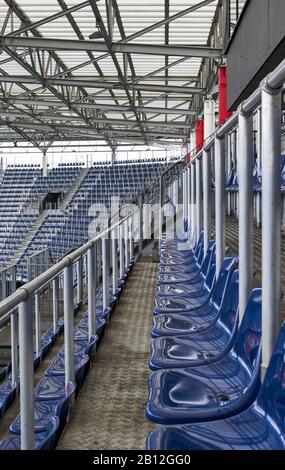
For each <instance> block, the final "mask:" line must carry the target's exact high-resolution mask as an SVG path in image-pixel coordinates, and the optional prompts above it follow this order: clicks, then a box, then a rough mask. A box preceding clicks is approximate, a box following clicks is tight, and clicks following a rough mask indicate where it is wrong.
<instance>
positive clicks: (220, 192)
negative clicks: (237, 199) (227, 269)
mask: <svg viewBox="0 0 285 470" xmlns="http://www.w3.org/2000/svg"><path fill="white" fill-rule="evenodd" d="M215 219H216V221H215V223H216V277H218V275H219V272H220V269H221V265H222V262H223V260H224V257H225V251H226V242H225V142H224V138H218V137H216V138H215Z"/></svg>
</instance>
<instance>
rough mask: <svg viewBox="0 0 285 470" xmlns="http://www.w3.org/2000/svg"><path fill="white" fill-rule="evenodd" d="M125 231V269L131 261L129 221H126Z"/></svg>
mask: <svg viewBox="0 0 285 470" xmlns="http://www.w3.org/2000/svg"><path fill="white" fill-rule="evenodd" d="M124 233H125V269H127V268H128V263H129V253H128V251H129V250H128V221H127V220H126V221H125V223H124Z"/></svg>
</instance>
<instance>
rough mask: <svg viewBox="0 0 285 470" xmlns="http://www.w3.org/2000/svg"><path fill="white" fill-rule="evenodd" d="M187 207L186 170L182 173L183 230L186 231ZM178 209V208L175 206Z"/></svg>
mask: <svg viewBox="0 0 285 470" xmlns="http://www.w3.org/2000/svg"><path fill="white" fill-rule="evenodd" d="M186 207H187V196H186V172H185V171H183V173H182V220H183V225H182V230H183V233H184V228H185V221H186ZM175 209H176V208H175Z"/></svg>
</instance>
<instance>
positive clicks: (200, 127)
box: [195, 119, 204, 152]
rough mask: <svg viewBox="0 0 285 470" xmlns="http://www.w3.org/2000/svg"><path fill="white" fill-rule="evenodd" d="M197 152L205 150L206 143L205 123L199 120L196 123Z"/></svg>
mask: <svg viewBox="0 0 285 470" xmlns="http://www.w3.org/2000/svg"><path fill="white" fill-rule="evenodd" d="M195 131H196V151H197V152H199V150H201V149H202V148H203V143H204V121H203V119H197V121H196V128H195Z"/></svg>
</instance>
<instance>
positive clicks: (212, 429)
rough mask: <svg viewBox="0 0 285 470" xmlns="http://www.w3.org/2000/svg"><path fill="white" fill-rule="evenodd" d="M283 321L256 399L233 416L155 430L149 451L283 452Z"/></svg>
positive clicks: (284, 331) (284, 414)
mask: <svg viewBox="0 0 285 470" xmlns="http://www.w3.org/2000/svg"><path fill="white" fill-rule="evenodd" d="M284 357H285V322H283V324H282V327H281V330H280V333H279V337H278V340H277V343H276V346H275V348H274V351H273V353H272V357H271V360H270V363H269V366H268V369H267V372H266V374H265V377H264V381H263V384H262V387H261V389H260V391H259V394H258V396H257V399H256V400H255V401H254V403H253V404H252V405H251V406H250V407H249V408H248V409H246V410H245V411H243V412H242V413H240V414H237V415H235V416H232V417H229V418H226V419H222V420H219V421H211V422H205V423H193V424H189V425H182V426H176V427H169V428H161V429H157V430H155V431H154V432H152V433H150V435H149V436H148V439H147V443H146V447H147V449H149V450H285V407H284V397H285V362H284Z"/></svg>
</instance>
